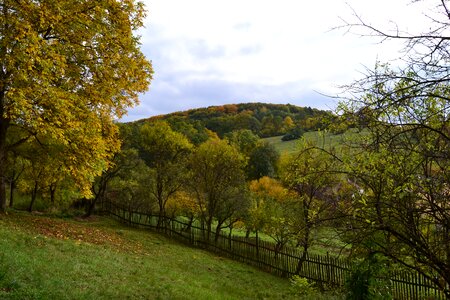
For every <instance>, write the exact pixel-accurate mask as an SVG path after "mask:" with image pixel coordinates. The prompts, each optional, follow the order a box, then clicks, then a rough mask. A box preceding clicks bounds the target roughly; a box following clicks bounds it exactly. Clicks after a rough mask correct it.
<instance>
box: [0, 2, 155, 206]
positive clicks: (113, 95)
mask: <svg viewBox="0 0 450 300" xmlns="http://www.w3.org/2000/svg"><path fill="white" fill-rule="evenodd" d="M144 16H145V11H144V8H143V4H142V3H139V2H135V1H134V0H96V1H87V0H80V1H72V0H58V1H54V0H36V1H13V0H5V1H2V3H1V5H0V36H1V39H0V64H1V69H0V211H4V210H5V206H6V199H5V184H6V180H5V171H6V168H7V167H6V155H7V153H8V151H9V150H11V148H13V147H15V146H17V145H19V144H21V143H23V142H24V141H26V140H28V141H29V140H31V139H36V138H38V137H39V135H45V136H46V137H47V138H48V139H53V140H57V141H58V142H59V143H60V144H61V146H62V147H63V148H64V151H65V155H64V161H63V165H64V170H66V173H67V174H68V175H70V176H72V177H73V179H74V180H75V182H76V183H77V185H78V187H79V188H80V190H81V191H82V193H84V194H85V195H86V196H89V193H90V189H89V187H90V182H91V181H92V180H93V178H94V177H95V176H96V175H99V174H100V173H101V171H102V169H104V168H105V167H106V166H107V164H108V161H109V159H110V157H111V156H112V155H113V153H114V152H116V151H117V150H118V149H119V146H120V144H119V142H118V140H117V138H116V135H117V129H116V126H115V125H114V124H113V119H114V118H117V117H120V116H122V115H123V114H124V113H125V112H126V109H127V108H128V107H130V106H132V105H134V104H135V103H136V102H137V101H138V93H140V92H143V91H145V90H146V89H147V86H148V84H149V82H150V80H151V77H152V67H151V63H150V62H149V61H147V59H146V58H145V57H144V55H143V54H142V52H141V51H140V49H139V39H138V38H137V37H136V36H135V35H134V31H135V30H137V29H138V28H139V27H141V26H142V20H143V18H144ZM13 127H20V128H21V129H22V130H23V131H24V132H27V136H25V137H24V138H23V139H20V140H16V141H15V142H14V143H7V136H8V134H9V132H10V129H11V128H13Z"/></svg>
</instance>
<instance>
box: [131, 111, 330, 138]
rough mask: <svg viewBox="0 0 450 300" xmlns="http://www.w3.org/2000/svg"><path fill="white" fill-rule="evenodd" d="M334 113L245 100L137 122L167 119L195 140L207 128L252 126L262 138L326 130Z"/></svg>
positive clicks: (221, 131) (220, 131)
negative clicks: (299, 130) (294, 132)
mask: <svg viewBox="0 0 450 300" xmlns="http://www.w3.org/2000/svg"><path fill="white" fill-rule="evenodd" d="M331 116H332V114H331V112H329V111H323V110H319V109H316V108H311V107H299V106H295V105H291V104H268V103H243V104H227V105H222V106H210V107H207V108H198V109H191V110H187V111H183V112H175V113H172V114H167V115H160V116H155V117H151V118H148V119H143V120H139V121H136V122H134V123H135V124H142V123H145V122H152V121H155V120H160V119H162V120H166V121H167V122H169V124H170V125H171V127H172V128H173V129H174V130H176V131H179V132H182V133H184V134H185V135H186V136H188V137H189V138H190V140H192V141H193V142H194V143H199V142H202V141H204V140H206V139H207V136H208V134H207V132H206V131H205V129H208V130H210V131H213V132H215V133H217V135H218V136H219V137H223V136H224V135H225V134H227V133H230V132H232V131H235V130H241V129H249V130H251V131H252V132H253V133H254V134H257V135H258V136H260V137H270V136H277V135H284V134H286V133H287V132H289V131H291V130H294V129H295V128H302V129H303V130H304V131H308V130H317V129H322V128H323V127H324V126H325V123H326V122H325V120H327V119H329V118H330V117H331Z"/></svg>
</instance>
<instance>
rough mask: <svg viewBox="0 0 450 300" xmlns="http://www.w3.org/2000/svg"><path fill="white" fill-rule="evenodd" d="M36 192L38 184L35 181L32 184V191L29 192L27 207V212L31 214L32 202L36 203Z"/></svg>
mask: <svg viewBox="0 0 450 300" xmlns="http://www.w3.org/2000/svg"><path fill="white" fill-rule="evenodd" d="M37 191H38V182H37V181H35V182H34V189H33V191H32V192H31V201H30V206H29V207H28V211H29V212H32V211H33V205H34V202H35V201H36V195H37Z"/></svg>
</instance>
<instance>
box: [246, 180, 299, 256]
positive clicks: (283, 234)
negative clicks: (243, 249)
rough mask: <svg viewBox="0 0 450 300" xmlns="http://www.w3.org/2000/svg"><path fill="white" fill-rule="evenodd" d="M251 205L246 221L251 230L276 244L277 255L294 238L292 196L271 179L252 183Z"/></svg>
mask: <svg viewBox="0 0 450 300" xmlns="http://www.w3.org/2000/svg"><path fill="white" fill-rule="evenodd" d="M250 191H251V194H252V198H251V205H250V209H249V212H248V217H247V220H246V226H247V229H248V230H251V231H254V232H255V233H256V246H257V247H258V242H259V241H258V232H259V231H263V232H264V233H266V234H268V235H269V236H270V237H271V238H273V240H274V241H275V243H276V245H275V252H276V253H278V252H279V251H281V249H282V248H283V247H284V246H285V245H286V244H287V243H288V242H289V241H290V240H291V239H292V238H293V237H294V234H293V231H292V227H293V226H292V225H293V224H294V223H295V219H296V217H297V213H298V211H297V209H296V203H295V202H294V201H293V199H294V198H293V197H292V194H290V193H289V191H288V190H287V189H286V188H284V187H283V186H282V185H281V183H280V182H279V181H278V180H276V179H273V178H270V177H262V178H260V179H258V180H253V181H251V182H250Z"/></svg>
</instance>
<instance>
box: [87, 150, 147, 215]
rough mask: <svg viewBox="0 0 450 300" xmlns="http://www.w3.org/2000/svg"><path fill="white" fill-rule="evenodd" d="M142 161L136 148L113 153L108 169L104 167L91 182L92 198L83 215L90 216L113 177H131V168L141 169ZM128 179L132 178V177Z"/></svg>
mask: <svg viewBox="0 0 450 300" xmlns="http://www.w3.org/2000/svg"><path fill="white" fill-rule="evenodd" d="M143 163H144V162H143V161H142V160H141V159H140V158H139V156H138V151H137V150H136V149H132V148H130V149H123V150H121V151H120V152H117V153H115V154H114V157H113V158H112V161H111V164H110V165H109V167H108V169H105V170H104V171H103V173H102V175H101V176H98V177H97V178H95V180H94V182H93V183H92V194H93V198H92V199H90V200H89V202H88V205H87V207H86V213H85V214H84V216H83V217H85V218H88V217H90V216H91V215H92V213H93V212H94V209H95V205H96V204H97V203H98V202H99V201H101V200H104V199H105V196H106V194H107V192H108V188H109V185H110V184H111V181H113V180H114V178H116V177H118V176H122V177H127V176H128V177H131V170H133V169H140V170H142V168H141V167H140V166H139V165H140V164H143ZM129 179H130V180H133V178H129Z"/></svg>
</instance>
